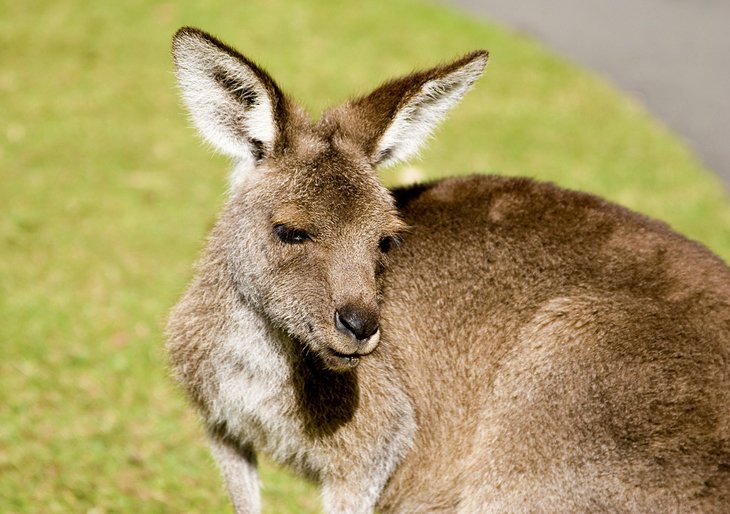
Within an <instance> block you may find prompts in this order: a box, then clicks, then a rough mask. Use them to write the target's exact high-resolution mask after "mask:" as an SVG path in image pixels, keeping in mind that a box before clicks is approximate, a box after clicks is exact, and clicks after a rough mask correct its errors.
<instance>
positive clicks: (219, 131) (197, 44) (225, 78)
mask: <svg viewBox="0 0 730 514" xmlns="http://www.w3.org/2000/svg"><path fill="white" fill-rule="evenodd" d="M172 55H173V59H174V61H175V68H176V73H177V78H178V81H179V83H180V87H181V88H182V93H183V98H184V100H185V104H186V105H187V107H188V110H189V111H190V114H191V115H192V119H193V122H194V123H195V126H196V127H197V128H198V130H199V131H200V132H201V134H203V136H204V138H205V139H206V140H207V141H208V142H209V143H210V144H212V145H213V146H214V147H215V148H216V149H217V150H219V151H221V152H222V153H224V154H226V155H229V156H231V157H234V158H236V159H237V160H239V161H241V163H243V164H248V165H250V166H251V167H253V166H255V165H256V164H257V163H258V162H259V161H260V160H261V159H263V158H264V157H266V156H267V155H269V154H270V153H271V152H272V151H273V149H274V145H275V144H276V142H277V138H278V137H280V134H281V133H282V124H283V122H284V120H285V119H286V109H287V106H286V99H285V97H284V95H283V93H282V92H281V90H280V89H279V87H278V86H277V85H276V83H275V82H274V81H273V79H272V78H271V77H270V76H269V75H268V74H267V73H266V72H265V71H263V70H262V69H261V68H259V67H258V66H256V65H255V64H254V63H253V62H251V61H249V60H248V59H246V58H245V57H244V56H242V55H241V54H239V53H238V52H236V51H235V50H234V49H232V48H230V47H229V46H227V45H225V44H223V43H221V42H220V41H219V40H217V39H216V38H214V37H213V36H211V35H210V34H206V33H205V32H203V31H200V30H198V29H194V28H190V27H184V28H181V29H180V30H178V31H177V33H176V34H175V37H174V38H173V42H172Z"/></svg>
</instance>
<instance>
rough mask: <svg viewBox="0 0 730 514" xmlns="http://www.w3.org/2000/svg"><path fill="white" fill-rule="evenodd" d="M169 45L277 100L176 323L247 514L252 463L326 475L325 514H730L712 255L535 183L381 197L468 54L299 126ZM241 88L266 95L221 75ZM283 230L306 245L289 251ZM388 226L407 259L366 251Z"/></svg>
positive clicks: (726, 347)
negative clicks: (367, 334)
mask: <svg viewBox="0 0 730 514" xmlns="http://www.w3.org/2000/svg"><path fill="white" fill-rule="evenodd" d="M175 48H176V50H175V55H176V62H177V63H178V66H179V67H180V66H182V67H185V66H188V67H195V66H198V62H199V61H195V62H193V63H192V64H190V63H189V62H188V61H186V59H188V58H189V56H188V54H187V53H186V52H187V49H189V48H195V52H201V53H202V54H203V55H208V56H209V60H210V62H218V61H216V59H217V57H216V56H217V55H218V54H217V52H219V51H221V52H224V53H226V54H227V55H233V56H235V57H236V59H239V62H240V63H241V66H242V68H241V70H242V71H241V70H238V69H235V68H234V69H232V70H223V71H222V72H220V73H217V72H209V71H206V70H207V68H204V67H203V68H201V70H202V71H200V70H199V71H196V73H198V72H199V73H202V74H205V73H213V74H214V75H216V73H217V75H216V76H217V77H218V79H214V82H211V84H217V86H215V85H214V86H210V87H213V88H216V87H220V88H221V89H222V90H223V92H220V94H221V95H222V96H221V97H220V98H227V99H223V100H221V102H224V103H225V102H228V101H229V99H230V98H234V99H235V102H238V105H240V108H241V113H243V114H242V115H245V114H246V113H247V112H248V111H246V109H249V108H250V107H251V105H256V104H257V102H262V101H264V100H265V99H262V98H261V97H260V95H261V94H262V93H261V91H266V93H265V94H267V95H269V99H271V97H272V96H274V97H276V98H277V100H274V101H273V102H272V104H273V105H274V106H282V105H283V106H284V107H275V108H274V109H273V110H274V114H273V116H274V119H275V123H276V129H277V130H276V139H275V142H274V144H273V145H270V146H267V145H266V144H263V145H261V146H256V145H252V146H251V147H250V148H251V150H250V151H251V152H252V153H254V152H257V151H258V150H260V152H261V154H260V155H259V156H254V157H256V159H255V160H256V162H257V165H256V168H255V169H253V170H250V171H249V172H247V173H248V175H247V176H246V178H245V180H244V181H243V182H242V183H241V184H240V185H238V186H236V187H234V188H233V189H232V192H231V197H230V199H229V201H228V203H227V205H226V207H225V208H224V210H223V212H222V214H221V216H220V218H219V220H218V222H217V224H216V226H215V228H214V229H213V231H212V232H211V235H210V237H209V241H208V246H207V248H206V251H205V252H204V255H203V257H202V259H201V261H200V263H199V265H198V273H197V277H196V279H195V280H194V282H193V284H192V285H191V286H190V288H189V289H188V291H187V293H186V294H185V296H184V297H183V299H182V300H181V301H180V303H179V304H178V305H177V306H176V307H175V310H174V311H173V313H172V315H171V318H170V322H169V326H168V334H169V344H168V348H169V350H170V355H171V363H172V367H173V369H174V370H175V373H176V375H177V378H178V379H179V381H180V383H181V384H182V385H183V386H184V387H185V389H186V390H187V391H188V393H189V394H190V396H191V398H192V399H193V401H194V402H195V404H196V405H197V407H198V408H199V410H200V411H201V412H202V414H203V416H204V418H205V419H206V422H207V424H208V427H209V433H210V436H211V444H212V447H213V450H214V453H215V455H216V458H217V459H218V461H219V463H220V464H221V469H222V471H223V474H224V476H225V478H226V481H227V483H228V486H229V490H230V491H231V496H232V498H233V501H234V504H235V506H236V510H237V511H238V512H255V511H257V510H258V508H259V500H258V491H257V487H256V485H255V482H256V480H255V477H256V475H255V453H254V452H255V451H264V452H267V453H269V454H270V455H271V456H272V457H273V458H274V459H275V460H277V461H279V462H281V463H283V464H286V465H289V466H291V467H293V468H294V469H295V470H297V471H298V472H300V473H301V474H303V475H305V476H307V477H309V478H310V479H312V480H315V481H317V482H318V483H320V484H321V485H322V487H323V492H324V500H325V507H326V509H327V510H328V511H331V512H371V511H372V510H373V508H375V507H376V506H377V508H378V509H379V510H380V511H381V512H401V513H410V512H439V511H441V512H457V511H458V512H482V511H495V512H503V511H508V512H515V511H550V512H586V511H591V512H595V511H637V512H648V511H654V512H669V511H679V512H699V511H702V512H723V511H725V512H727V510H728V505H730V368H729V367H728V364H729V360H730V270H729V269H728V267H727V266H726V265H725V264H724V263H723V262H722V261H721V260H720V259H718V258H717V257H715V256H713V255H712V254H711V253H710V252H709V251H707V250H706V249H705V248H704V247H702V246H701V245H699V244H697V243H694V242H691V241H688V240H687V239H685V238H683V237H682V236H679V235H677V234H676V233H674V232H672V231H671V230H670V229H669V228H668V227H667V226H666V225H664V224H662V223H660V222H657V221H653V220H650V219H648V218H645V217H643V216H640V215H638V214H635V213H632V212H630V211H628V210H626V209H623V208H621V207H618V206H616V205H613V204H610V203H608V202H605V201H603V200H601V199H599V198H596V197H594V196H591V195H586V194H582V193H576V192H571V191H566V190H563V189H560V188H558V187H555V186H552V185H549V184H541V183H537V182H534V181H531V180H527V179H510V178H500V177H491V176H479V177H467V178H454V179H447V180H444V181H441V182H436V183H432V184H426V185H418V186H413V187H410V188H403V189H398V190H395V191H392V192H388V191H387V190H385V189H384V188H383V186H382V185H380V183H379V182H378V180H377V178H376V175H375V173H374V171H373V166H374V165H375V164H377V163H378V162H381V161H383V160H385V159H387V158H389V157H390V156H391V155H392V153H391V150H390V149H389V148H383V145H382V141H383V140H387V138H388V134H389V133H388V131H389V130H391V131H392V127H393V126H394V124H395V123H396V121H397V120H398V115H399V113H401V112H403V109H410V108H413V109H416V110H414V111H413V112H414V113H415V114H414V116H412V118H413V119H416V120H418V119H420V118H418V116H420V115H421V109H424V110H428V109H430V108H431V107H432V104H433V102H436V103H437V102H438V101H440V100H441V97H440V96H439V95H442V94H443V95H447V96H448V94H449V90H450V88H452V87H453V88H459V87H464V85H466V86H465V87H468V85H470V83H471V81H473V78H474V77H473V71H470V70H472V69H473V68H474V66H476V65H475V64H474V63H477V64H478V63H480V62H482V66H483V61H484V60H485V59H486V54H485V53H484V52H475V53H473V54H470V55H468V56H466V57H464V58H463V59H460V60H458V61H455V62H454V63H452V64H450V65H447V66H442V67H438V68H434V69H432V70H429V71H426V72H422V73H415V74H412V75H409V76H407V77H405V78H403V79H399V80H396V81H392V82H389V83H387V84H385V85H383V86H381V88H379V89H377V90H376V91H375V92H374V93H372V94H371V95H369V96H366V97H363V98H361V99H358V100H353V101H352V102H349V103H347V104H345V105H344V106H341V107H338V108H336V109H334V110H332V111H329V112H328V113H325V114H324V115H323V117H322V119H321V120H320V121H319V122H318V123H317V124H315V125H312V124H310V123H309V122H307V121H306V118H305V117H304V115H302V114H301V111H300V110H299V109H298V108H297V107H295V106H294V104H293V103H292V102H291V101H289V100H284V99H285V97H284V96H283V95H282V94H281V92H280V91H279V89H278V87H277V86H276V85H275V83H274V82H273V80H271V79H270V78H269V77H268V75H266V74H265V72H263V71H262V70H260V68H258V67H255V65H253V63H251V62H250V61H248V60H245V58H243V57H242V56H240V55H239V54H238V53H237V52H235V51H233V50H232V49H230V48H229V47H227V46H225V45H223V44H222V43H220V42H219V41H218V40H216V39H213V38H211V37H210V36H207V35H206V34H204V33H202V32H199V31H196V30H195V29H183V30H182V31H181V32H179V33H178V34H177V35H176V38H175ZM191 62H192V61H191ZM206 62H208V61H206ZM201 66H202V65H201ZM206 66H207V65H206ZM216 66H217V64H216ZM214 67H215V66H214ZM179 69H180V68H179ZM191 69H192V68H191ZM196 70H197V68H196ZM248 70H252V71H248ZM464 70H467V71H464ZM479 71H480V69H479ZM239 72H240V73H252V74H253V75H255V76H256V77H258V78H259V79H260V80H261V81H262V83H263V84H264V89H262V90H258V89H256V88H255V87H254V88H252V89H250V90H245V91H243V92H241V91H238V90H237V88H236V86H235V83H236V82H235V81H236V80H237V79H235V78H234V79H231V80H233V84H234V85H233V86H231V81H230V80H228V79H226V80H221V79H220V77H221V76H234V77H236V76H237V75H236V73H239ZM226 74H228V75H226ZM243 76H244V77H245V76H246V75H243ZM434 81H436V84H437V86H438V87H437V88H435V89H433V90H429V91H432V92H431V93H429V95H424V93H423V91H424V90H425V89H424V88H426V89H427V88H428V87H430V86H429V84H433V83H434ZM183 82H184V81H183ZM193 84H195V83H194V82H193ZM185 87H190V86H185ZM206 87H207V86H206ZM231 87H233V89H234V93H235V94H232V93H230V91H228V90H229V89H230V88H231ZM463 90H465V89H463ZM226 91H228V92H226ZM433 91H435V93H434V92H433ZM459 91H461V92H460V93H459V95H458V96H460V94H463V91H462V90H459ZM214 93H215V92H212V93H211V94H214ZM215 94H217V93H215ZM225 95H228V96H225ZM257 95H259V96H257ZM277 102H278V103H277ZM450 105H451V103H449V106H450ZM197 108H198V107H196V106H195V104H191V111H193V112H194V113H195V112H196V109H197ZM206 108H207V107H206ZM284 111H285V112H284ZM409 112H410V111H409ZM409 119H410V118H409ZM423 119H430V118H423ZM407 121H408V120H407ZM235 130H239V128H236V129H235ZM391 134H392V132H391ZM251 137H252V135H251V134H248V133H246V134H245V138H249V139H250V138H251ZM392 140H393V141H395V143H394V144H395V145H396V146H397V144H398V141H399V139H398V138H394V139H392ZM257 149H258V150H257ZM394 150H395V153H396V154H397V152H398V151H399V148H397V147H395V148H394ZM277 225H286V226H287V227H293V228H296V229H299V230H302V231H305V233H306V234H307V236H308V237H309V239H307V240H306V241H305V242H303V243H301V244H299V243H298V244H287V243H285V242H282V241H279V240H278V239H277V236H276V234H275V231H274V230H273V229H272V227H276V226H277ZM394 235H398V236H399V237H400V238H402V239H403V244H401V245H397V244H394V245H392V249H391V250H390V251H389V252H388V253H387V254H382V252H381V251H380V250H379V242H380V241H381V240H382V238H384V237H389V236H394ZM343 305H348V306H355V307H354V308H357V309H360V310H361V311H363V312H368V313H375V314H374V315H377V316H378V321H379V327H380V328H379V333H378V334H379V344H378V345H377V346H376V347H375V348H374V349H371V348H366V346H367V344H366V343H363V342H357V341H354V340H353V339H352V338H351V337H349V338H348V337H345V336H344V335H343V333H342V331H341V330H340V331H339V332H338V330H337V329H336V327H335V322H334V319H335V312H336V311H339V310H341V309H342V308H343V307H342V306H343ZM342 355H345V356H349V357H350V360H347V361H343V357H342ZM345 362H347V363H349V364H344V363H345Z"/></svg>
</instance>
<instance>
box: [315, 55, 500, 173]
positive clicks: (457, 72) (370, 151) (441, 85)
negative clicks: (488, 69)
mask: <svg viewBox="0 0 730 514" xmlns="http://www.w3.org/2000/svg"><path fill="white" fill-rule="evenodd" d="M487 58H488V53H487V52H486V51H485V50H477V51H474V52H471V53H469V54H467V55H465V56H463V57H461V58H460V59H457V60H455V61H453V62H450V63H448V64H445V65H441V66H437V67H434V68H431V69H428V70H425V71H418V72H414V73H411V74H409V75H406V76H404V77H400V78H397V79H394V80H390V81H388V82H386V83H384V84H383V85H381V86H380V87H378V88H377V89H375V90H374V91H373V92H372V93H370V94H368V95H366V96H362V97H359V98H356V99H354V100H351V101H349V102H347V103H346V104H344V105H342V106H340V107H338V108H336V109H333V110H332V111H330V112H328V113H326V114H325V116H324V117H323V123H327V124H331V125H332V126H333V127H336V130H337V131H338V132H339V133H340V134H342V136H344V137H345V138H347V139H349V140H351V141H352V142H354V143H355V144H357V145H358V146H359V147H360V148H362V149H363V151H364V152H365V154H366V155H367V156H368V158H369V159H370V161H371V163H372V164H373V165H387V164H391V163H394V162H397V161H401V160H405V159H407V158H409V157H411V156H412V155H413V154H415V153H417V151H418V149H419V148H420V147H421V145H422V144H423V143H424V142H425V140H427V139H428V137H429V136H430V135H431V133H432V132H433V130H434V129H435V128H436V126H438V124H439V122H440V121H441V120H442V119H443V117H444V116H445V114H446V112H448V110H449V109H450V108H451V107H453V106H454V105H455V104H456V103H457V102H458V101H459V100H460V99H461V98H462V97H463V95H464V94H465V93H466V92H467V91H468V90H469V89H470V87H471V86H472V84H473V83H474V81H475V80H476V79H477V78H479V76H480V75H481V74H482V72H483V70H484V67H485V65H486V63H487Z"/></svg>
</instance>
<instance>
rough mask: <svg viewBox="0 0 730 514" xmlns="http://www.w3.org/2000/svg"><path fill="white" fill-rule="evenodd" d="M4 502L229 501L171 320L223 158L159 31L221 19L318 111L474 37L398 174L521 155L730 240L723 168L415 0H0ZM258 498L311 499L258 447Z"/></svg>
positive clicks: (484, 28) (275, 503)
mask: <svg viewBox="0 0 730 514" xmlns="http://www.w3.org/2000/svg"><path fill="white" fill-rule="evenodd" d="M0 1H1V2H2V3H0V12H2V13H3V15H2V16H1V17H0V62H1V63H2V66H0V113H2V115H1V116H0V178H1V179H2V182H1V183H0V205H2V208H3V215H2V216H1V217H0V352H1V353H0V511H1V512H6V513H13V512H44V513H65V512H94V513H103V512H139V513H146V512H226V511H230V507H229V506H228V500H227V498H226V495H225V493H224V492H223V489H222V485H221V483H220V480H219V477H218V473H217V471H216V469H215V467H214V465H213V463H212V461H211V459H210V458H209V456H208V453H207V450H206V448H205V444H204V440H203V437H202V431H201V428H200V424H199V423H198V420H197V419H196V417H195V415H194V414H193V413H192V412H191V411H190V410H189V409H188V407H187V405H186V402H185V400H184V398H183V397H182V395H181V393H180V392H179V391H178V390H176V389H175V387H174V386H173V385H172V383H171V381H170V380H169V379H168V377H167V371H166V367H165V356H164V352H163V338H162V335H161V327H162V326H163V325H164V319H165V316H166V312H167V311H168V309H169V308H170V306H171V305H172V304H173V303H174V302H175V299H176V297H177V296H178V295H179V294H180V293H181V291H182V290H183V288H184V286H185V284H186V282H187V281H188V280H189V279H190V277H191V271H192V263H193V262H194V259H195V256H196V254H197V252H198V251H199V249H200V247H201V244H202V241H203V238H204V234H205V232H206V230H207V228H208V227H209V226H210V224H211V222H212V220H213V218H214V215H215V212H216V210H217V209H218V208H219V206H220V204H221V202H222V200H223V195H224V191H225V187H226V176H227V172H228V170H227V163H226V161H225V160H224V159H223V158H220V157H217V156H213V155H211V152H210V151H209V150H208V149H206V148H205V147H204V146H203V145H202V144H199V143H198V139H197V137H196V135H195V134H194V132H193V131H192V130H191V129H190V128H189V124H188V122H187V120H186V117H185V115H184V113H183V111H182V108H181V107H180V104H179V102H178V100H177V91H176V88H175V85H174V79H173V75H172V70H171V63H170V59H169V41H170V37H171V35H172V33H173V32H174V30H175V29H176V28H178V27H179V26H181V25H187V24H190V25H197V26H200V27H203V28H205V29H207V30H209V31H211V32H214V33H216V34H219V35H220V36H221V37H222V38H224V39H225V40H227V41H229V42H230V43H231V44H234V45H235V46H237V47H239V48H240V49H242V50H243V51H244V52H245V53H246V54H247V55H249V56H251V57H253V58H254V59H256V60H257V61H259V62H260V63H261V64H263V65H264V66H265V67H267V68H268V69H269V70H270V71H271V73H272V74H273V75H274V77H276V78H277V79H279V81H280V83H281V85H282V86H283V88H284V89H285V90H286V91H288V92H290V93H291V94H293V95H294V96H295V97H297V98H301V99H303V100H304V102H305V105H307V106H308V107H309V108H311V110H312V111H313V112H318V111H320V110H321V109H322V108H323V107H324V106H326V105H330V104H332V103H336V102H339V101H341V100H343V99H345V98H346V97H347V96H348V95H350V94H353V93H356V92H360V93H362V92H366V91H368V90H369V89H370V88H372V87H374V86H375V85H376V84H377V83H378V82H379V81H381V80H383V79H385V78H388V77H391V76H393V75H397V74H400V73H404V72H406V71H410V70H411V69H412V68H416V67H421V66H429V65H431V64H434V63H435V62H439V61H442V60H445V59H448V58H450V57H452V56H455V55H458V54H461V53H463V52H466V51H468V50H470V49H474V48H481V47H484V48H488V49H490V50H491V52H492V59H491V64H490V65H489V66H488V68H487V73H486V75H485V77H484V78H483V79H482V80H481V81H480V83H479V84H478V85H477V87H476V89H475V90H474V91H473V92H472V93H471V94H470V95H469V96H468V97H467V99H466V100H465V102H464V103H463V104H462V106H460V107H459V108H458V109H457V110H456V111H455V112H454V114H453V116H452V117H451V118H450V120H449V121H447V122H446V123H445V126H444V127H443V130H441V131H440V133H439V135H438V137H437V139H436V140H435V141H434V142H433V143H432V145H431V147H430V149H429V150H427V151H426V152H425V153H424V155H423V159H422V161H420V162H418V163H416V165H415V166H416V167H415V168H413V167H411V168H407V167H406V168H401V169H395V170H388V171H386V172H384V174H383V175H384V178H385V179H386V180H387V181H388V182H389V183H397V182H399V181H400V180H403V177H405V176H413V175H414V174H415V175H417V176H420V177H423V178H431V177H439V176H445V175H450V174H458V173H472V172H494V173H502V174H508V175H528V176H533V177H536V178H540V179H544V180H551V181H555V182H557V183H559V184H561V185H564V186H567V187H570V188H576V189H583V190H588V191H592V192H596V193H599V194H602V195H604V196H607V197H609V198H611V199H613V200H615V201H618V202H620V203H622V204H624V205H628V206H630V207H632V208H634V209H638V210H640V211H642V212H645V213H648V214H651V215H653V216H655V217H659V218H661V219H663V220H666V221H668V222H669V223H670V224H672V225H673V226H674V227H676V228H677V229H678V230H679V231H681V232H683V233H685V234H687V235H689V236H690V237H692V238H695V239H699V240H701V241H703V242H704V243H705V244H707V245H708V246H709V247H710V248H712V249H713V250H715V251H716V252H718V253H719V254H720V255H721V256H722V257H723V258H724V259H725V260H728V258H730V205H729V204H728V202H727V198H726V196H725V195H724V193H723V189H722V188H721V186H720V184H719V182H718V181H717V179H715V178H714V177H712V176H711V175H710V174H709V173H708V172H707V171H706V170H704V169H703V168H702V167H701V166H700V165H699V164H698V162H697V161H696V159H695V158H694V157H693V155H692V154H691V153H690V152H689V151H688V150H687V149H686V147H685V146H683V145H682V144H681V143H680V142H679V141H678V140H677V139H676V138H675V137H674V136H672V135H671V134H670V133H668V131H667V130H665V129H664V128H663V127H662V126H660V125H659V124H657V123H656V122H655V121H654V120H652V119H651V118H650V117H649V116H648V115H647V114H646V113H645V112H644V111H643V109H642V108H641V107H640V106H639V105H637V104H635V103H634V102H632V101H631V100H629V99H627V98H626V97H624V96H622V95H620V94H619V93H617V92H616V91H615V90H613V89H612V88H611V87H609V86H607V85H606V84H605V83H603V82H601V81H600V80H598V79H597V78H595V77H593V76H591V75H589V74H587V73H585V72H584V71H581V70H578V69H576V68H575V67H573V66H570V65H568V64H567V63H566V62H564V61H562V60H561V59H559V58H557V57H556V56H554V55H552V54H550V53H548V52H546V51H544V50H543V49H541V48H540V47H538V46H537V45H535V44H534V43H532V42H530V41H528V40H525V39H523V38H521V37H519V36H517V35H515V34H513V33H510V32H508V31H505V30H503V29H500V28H498V27H495V26H492V25H486V24H482V23H477V22H475V21H471V20H469V19H467V18H466V17H464V16H462V15H458V14H455V13H452V12H449V11H447V10H444V9H443V8H440V7H434V6H429V5H426V4H422V3H420V2H414V1H410V0H390V1H389V2H387V3H386V2H378V3H357V4H355V3H348V2H338V1H335V0H329V1H324V0H323V1H306V2H296V3H294V2H286V1H284V0H267V1H263V0H262V1H251V0H249V1H245V2H243V1H239V2H222V1H209V2H205V4H207V5H205V6H204V7H203V6H200V7H196V6H195V5H194V3H193V2H166V3H159V2H152V1H141V0H131V1H126V2H116V3H114V2H82V1H80V0H66V1H63V2H58V1H50V0H43V1H42V0H35V1H27V2H11V1H10V0H0ZM262 474H263V481H264V486H265V492H264V501H265V503H266V512H316V511H317V510H318V509H319V503H318V499H317V493H316V492H315V490H314V489H313V488H312V487H311V486H309V485H306V484H304V483H302V482H300V481H298V480H295V479H293V478H291V477H290V476H289V475H287V474H284V473H282V472H281V471H279V470H277V469H276V468H274V467H272V466H270V465H268V464H264V466H263V472H262Z"/></svg>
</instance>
